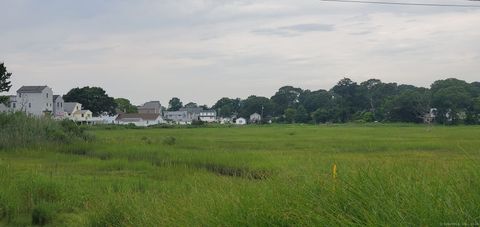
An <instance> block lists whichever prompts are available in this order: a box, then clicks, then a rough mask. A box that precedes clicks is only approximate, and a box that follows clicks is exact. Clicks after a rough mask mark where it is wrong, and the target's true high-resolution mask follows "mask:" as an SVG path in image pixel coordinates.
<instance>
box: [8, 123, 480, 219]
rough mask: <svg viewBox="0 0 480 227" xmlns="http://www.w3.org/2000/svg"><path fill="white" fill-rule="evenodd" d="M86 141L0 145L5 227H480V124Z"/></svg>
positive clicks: (129, 132) (104, 132)
mask: <svg viewBox="0 0 480 227" xmlns="http://www.w3.org/2000/svg"><path fill="white" fill-rule="evenodd" d="M87 133H89V134H92V135H93V137H95V139H93V140H88V141H87V142H78V141H77V142H71V143H54V142H44V143H39V144H38V145H36V146H33V147H28V146H25V147H22V146H20V147H8V146H6V147H3V148H0V226H31V225H34V226H35V225H37V226H41V225H45V226H346V225H347V226H348V225H362V226H363V225H367V226H379V225H380V226H382V225H383V226H385V225H386V226H439V225H452V224H455V225H458V224H460V225H463V224H468V225H478V224H480V168H479V164H480V127H478V126H458V127H443V126H433V127H428V126H425V125H394V124H392V125H388V124H386V125H384V124H378V125H375V124H372V125H348V124H347V125H321V126H313V125H271V126H248V127H218V128H214V127H212V128H208V127H207V128H149V129H125V128H117V127H112V128H108V127H104V128H90V129H88V130H87ZM334 166H336V171H334Z"/></svg>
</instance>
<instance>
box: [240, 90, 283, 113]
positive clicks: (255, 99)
mask: <svg viewBox="0 0 480 227" xmlns="http://www.w3.org/2000/svg"><path fill="white" fill-rule="evenodd" d="M273 108H274V104H273V103H272V101H271V100H270V99H268V98H266V97H261V96H255V95H252V96H250V97H248V98H247V99H245V100H243V101H242V103H241V104H240V110H239V114H240V116H241V117H245V118H248V117H249V116H250V115H251V114H253V113H259V114H262V112H263V116H262V117H266V116H272V114H273Z"/></svg>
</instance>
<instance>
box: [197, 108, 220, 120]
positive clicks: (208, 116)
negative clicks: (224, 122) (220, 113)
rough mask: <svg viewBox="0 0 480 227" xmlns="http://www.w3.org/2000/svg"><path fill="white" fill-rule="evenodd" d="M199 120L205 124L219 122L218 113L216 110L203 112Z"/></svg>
mask: <svg viewBox="0 0 480 227" xmlns="http://www.w3.org/2000/svg"><path fill="white" fill-rule="evenodd" d="M198 118H199V120H200V121H203V122H209V123H212V122H215V121H217V111H215V110H202V111H201V112H200V115H199V117H198Z"/></svg>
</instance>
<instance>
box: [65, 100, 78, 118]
mask: <svg viewBox="0 0 480 227" xmlns="http://www.w3.org/2000/svg"><path fill="white" fill-rule="evenodd" d="M80 110H82V104H80V103H78V102H65V103H63V111H64V113H65V117H66V118H70V119H73V115H74V113H75V112H77V111H80Z"/></svg>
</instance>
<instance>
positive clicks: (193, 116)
mask: <svg viewBox="0 0 480 227" xmlns="http://www.w3.org/2000/svg"><path fill="white" fill-rule="evenodd" d="M202 111H203V109H202V108H200V107H184V108H180V110H178V111H165V113H164V115H163V116H164V117H165V119H166V120H170V121H173V122H175V123H178V124H191V123H192V122H193V121H198V120H199V117H200V113H201V112H202Z"/></svg>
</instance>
